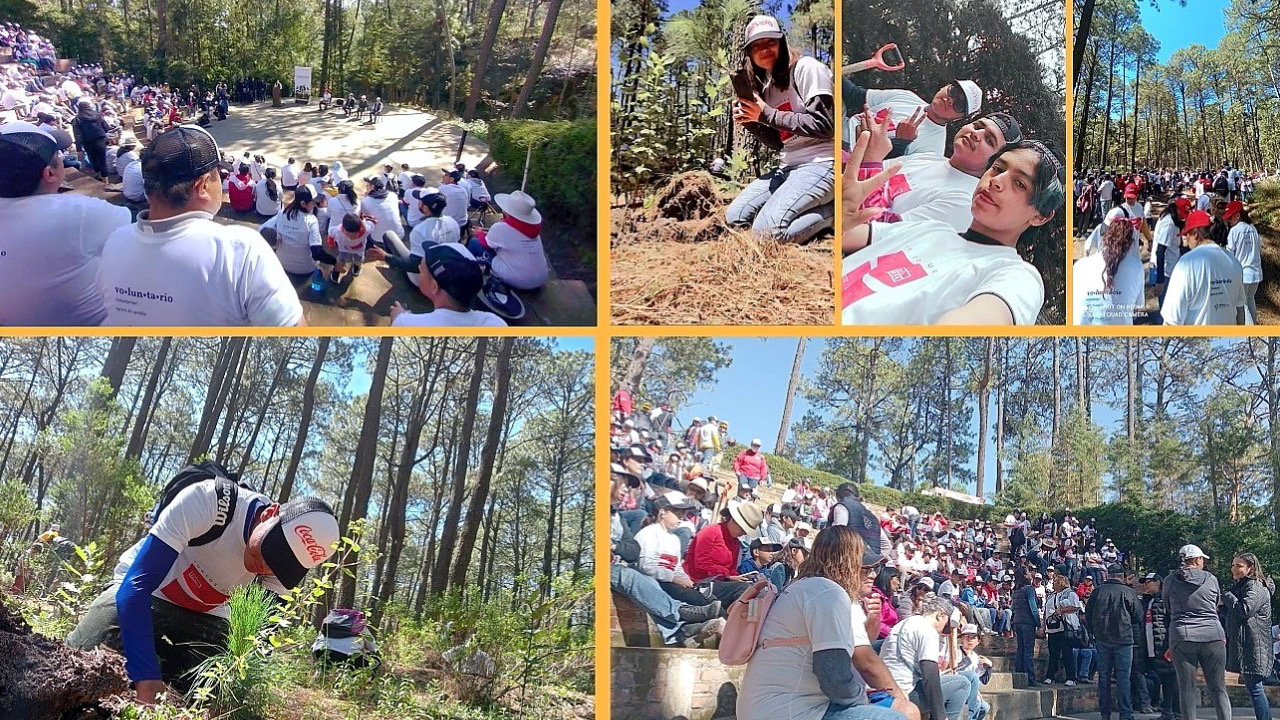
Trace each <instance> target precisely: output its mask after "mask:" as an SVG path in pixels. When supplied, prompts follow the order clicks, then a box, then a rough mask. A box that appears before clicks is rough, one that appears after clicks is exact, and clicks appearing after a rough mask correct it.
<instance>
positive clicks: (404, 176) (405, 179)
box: [396, 170, 414, 193]
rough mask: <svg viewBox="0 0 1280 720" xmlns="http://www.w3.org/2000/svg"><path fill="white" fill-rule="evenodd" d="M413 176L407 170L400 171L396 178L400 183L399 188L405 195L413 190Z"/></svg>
mask: <svg viewBox="0 0 1280 720" xmlns="http://www.w3.org/2000/svg"><path fill="white" fill-rule="evenodd" d="M413 175H414V174H413V173H412V172H410V171H408V170H402V171H401V172H400V174H399V175H397V176H396V179H397V180H399V181H400V187H401V188H402V189H404V191H405V192H406V193H408V191H409V190H410V189H412V188H413Z"/></svg>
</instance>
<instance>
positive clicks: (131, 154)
mask: <svg viewBox="0 0 1280 720" xmlns="http://www.w3.org/2000/svg"><path fill="white" fill-rule="evenodd" d="M138 159H139V158H138V151H137V150H126V151H124V152H118V154H117V155H116V174H117V175H124V170H125V168H127V167H129V163H134V162H138Z"/></svg>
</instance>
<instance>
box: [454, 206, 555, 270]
mask: <svg viewBox="0 0 1280 720" xmlns="http://www.w3.org/2000/svg"><path fill="white" fill-rule="evenodd" d="M493 201H494V203H495V204H496V205H497V206H498V209H499V210H501V211H502V220H500V221H499V222H497V223H494V225H493V226H492V227H490V228H489V231H488V232H487V233H485V236H484V237H483V238H473V239H472V240H471V241H470V242H469V243H468V244H467V246H468V247H470V248H471V251H472V253H482V254H483V257H484V258H485V259H487V260H489V264H490V267H491V269H492V272H493V275H494V277H496V278H498V279H499V280H501V281H502V282H504V283H506V284H507V285H510V286H511V287H513V288H515V289H517V290H536V289H538V288H540V287H542V286H543V285H545V284H546V283H547V280H548V278H549V277H550V275H551V268H550V265H549V264H548V263H547V255H546V253H545V252H544V251H543V249H542V234H541V233H542V213H540V212H538V208H537V203H536V202H535V201H534V199H533V198H532V197H530V196H529V195H528V194H526V193H523V192H521V191H519V190H517V191H515V192H513V193H498V195H497V196H495V197H494V198H493ZM446 212H447V210H446Z"/></svg>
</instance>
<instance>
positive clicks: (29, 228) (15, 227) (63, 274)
mask: <svg viewBox="0 0 1280 720" xmlns="http://www.w3.org/2000/svg"><path fill="white" fill-rule="evenodd" d="M71 144H72V140H71V136H70V135H68V134H67V133H66V132H64V131H62V130H57V131H56V132H55V131H46V130H41V129H39V128H37V127H36V126H34V125H31V124H30V123H23V122H15V123H9V124H6V125H3V126H0V325H33V326H48V325H100V324H102V322H103V321H104V320H105V319H106V316H107V312H106V308H105V307H104V304H103V301H102V294H101V293H99V292H98V288H97V285H96V277H97V274H98V268H99V262H100V256H101V254H102V248H103V245H104V244H105V243H106V241H107V237H108V236H109V235H110V234H111V233H112V232H113V231H115V230H116V229H118V228H122V227H128V225H129V209H128V208H124V207H120V206H118V205H113V204H111V203H109V202H107V201H105V200H102V199H99V198H92V197H88V196H85V195H59V194H58V188H59V187H60V186H61V185H62V183H63V181H64V179H65V178H66V169H65V167H64V166H63V164H62V151H64V150H66V149H67V148H69V147H70V146H71Z"/></svg>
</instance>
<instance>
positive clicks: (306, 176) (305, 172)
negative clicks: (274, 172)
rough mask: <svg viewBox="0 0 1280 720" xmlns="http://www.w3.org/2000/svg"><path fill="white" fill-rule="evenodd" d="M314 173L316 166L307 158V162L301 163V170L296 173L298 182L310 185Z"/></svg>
mask: <svg viewBox="0 0 1280 720" xmlns="http://www.w3.org/2000/svg"><path fill="white" fill-rule="evenodd" d="M315 174H316V168H315V166H314V165H312V164H311V161H310V160H308V161H307V162H305V163H303V164H302V171H301V172H299V173H298V184H299V185H310V184H311V178H312V176H313V175H315Z"/></svg>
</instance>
